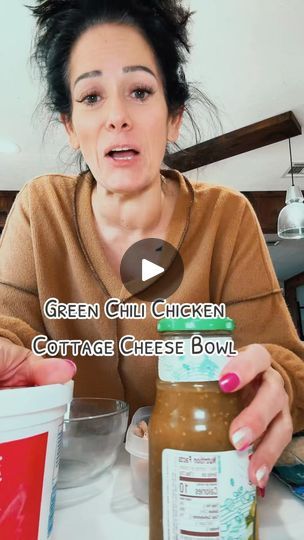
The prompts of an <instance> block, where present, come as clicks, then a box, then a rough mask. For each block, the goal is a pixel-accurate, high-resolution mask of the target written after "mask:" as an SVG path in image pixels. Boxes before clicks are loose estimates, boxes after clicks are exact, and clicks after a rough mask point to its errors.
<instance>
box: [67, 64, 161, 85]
mask: <svg viewBox="0 0 304 540" xmlns="http://www.w3.org/2000/svg"><path fill="white" fill-rule="evenodd" d="M122 71H123V73H133V72H134V71H145V72H146V73H150V75H152V76H153V77H154V78H155V79H156V75H155V73H153V71H152V70H151V69H150V68H148V67H147V66H140V65H138V66H125V67H124V68H122ZM101 75H102V71H100V70H99V69H95V70H94V71H88V72H87V73H82V75H79V77H77V79H76V81H75V82H74V88H75V86H76V84H77V83H78V82H79V81H81V80H82V79H91V78H93V77H100V76H101Z"/></svg>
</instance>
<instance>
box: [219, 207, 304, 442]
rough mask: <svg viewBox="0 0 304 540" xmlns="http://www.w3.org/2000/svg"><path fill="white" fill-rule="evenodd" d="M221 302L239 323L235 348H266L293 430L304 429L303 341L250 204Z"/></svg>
mask: <svg viewBox="0 0 304 540" xmlns="http://www.w3.org/2000/svg"><path fill="white" fill-rule="evenodd" d="M222 292H223V294H222V298H223V299H222V301H223V302H224V303H225V304H226V306H227V314H228V315H229V316H230V317H232V318H233V319H234V320H235V321H236V331H235V338H236V347H237V348H241V347H244V346H246V345H249V344H251V343H260V344H263V345H264V346H265V347H266V348H267V350H268V351H269V353H270V354H271V357H272V366H273V367H274V368H275V369H276V370H277V371H279V372H280V374H281V375H282V377H283V379H284V382H285V388H286V391H287V392H288V394H289V399H290V407H291V414H292V418H293V423H294V431H295V432H296V431H299V430H300V429H303V428H304V343H303V342H301V341H300V339H299V338H298V335H297V332H296V329H295V327H294V324H293V322H292V319H291V316H290V314H289V311H288V309H287V306H286V303H285V300H284V298H283V296H282V292H281V289H280V286H279V283H278V280H277V278H276V275H275V272H274V269H273V266H272V261H271V259H270V255H269V252H268V249H267V246H266V243H265V241H264V237H263V234H262V231H261V229H260V226H259V223H258V220H257V217H256V215H255V213H254V211H253V209H252V207H251V205H250V204H249V203H248V202H247V201H246V203H245V207H244V211H243V216H242V220H241V223H240V228H239V232H238V235H237V238H236V242H235V246H234V250H233V254H232V258H231V261H230V265H229V267H228V270H227V275H226V278H225V283H224V287H223V291H222Z"/></svg>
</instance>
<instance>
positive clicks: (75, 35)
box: [0, 0, 304, 491]
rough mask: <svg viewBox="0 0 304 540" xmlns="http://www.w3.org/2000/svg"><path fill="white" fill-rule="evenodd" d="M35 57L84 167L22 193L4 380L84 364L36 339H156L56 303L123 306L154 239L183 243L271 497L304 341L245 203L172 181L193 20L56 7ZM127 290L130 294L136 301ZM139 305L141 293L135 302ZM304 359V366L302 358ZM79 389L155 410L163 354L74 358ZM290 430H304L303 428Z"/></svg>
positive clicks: (6, 253)
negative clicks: (232, 330) (170, 163)
mask: <svg viewBox="0 0 304 540" xmlns="http://www.w3.org/2000/svg"><path fill="white" fill-rule="evenodd" d="M37 4H38V6H37V7H35V8H32V11H33V13H34V15H35V16H36V17H37V22H38V34H37V42H36V59H37V60H38V62H39V65H40V67H41V69H42V74H43V76H44V77H46V83H47V103H48V105H49V106H50V108H51V110H53V111H55V112H56V113H57V114H58V115H60V118H61V120H62V122H63V124H64V126H65V128H66V131H67V133H68V136H69V140H70V143H71V145H72V147H73V148H74V149H79V150H80V151H81V154H82V156H83V158H84V160H85V162H86V163H87V165H88V169H89V170H88V172H87V173H85V174H81V175H79V176H78V177H74V176H62V175H48V176H45V177H41V178H38V179H35V180H33V181H32V182H30V183H28V184H27V185H26V186H25V187H24V188H23V190H22V191H21V193H20V194H19V196H18V198H17V200H16V202H15V204H14V207H13V210H12V212H11V214H10V216H9V218H8V221H7V224H6V227H5V230H4V232H3V237H2V243H1V257H0V265H1V268H0V279H1V284H0V294H1V306H2V308H1V319H0V335H1V336H2V339H1V349H2V372H1V384H2V386H17V385H27V384H42V383H47V382H48V383H50V382H56V381H61V382H63V381H65V380H67V379H69V378H70V377H71V376H73V370H74V368H73V365H71V362H65V361H64V360H61V359H47V360H45V359H41V358H37V357H35V355H33V354H32V353H31V351H30V348H31V342H32V339H33V338H34V337H35V336H36V335H38V334H45V335H47V336H48V337H49V338H50V339H55V340H60V339H71V340H72V339H80V340H84V339H88V340H90V341H91V342H93V341H94V340H97V339H114V340H115V342H117V340H118V338H120V337H121V336H123V335H125V334H132V335H134V336H135V337H140V338H149V339H153V338H156V337H157V333H156V329H155V320H153V319H151V318H149V317H147V319H146V320H144V321H140V322H138V321H137V320H135V321H132V320H128V321H125V320H110V319H106V318H104V317H103V318H101V319H99V320H66V319H63V320H61V319H60V320H56V319H49V318H47V317H46V316H45V314H44V313H43V306H44V304H45V302H46V301H47V300H48V298H50V297H55V298H58V299H59V300H60V301H61V302H65V303H68V302H86V303H95V302H97V303H99V304H100V305H101V306H102V305H103V304H104V303H105V301H106V300H107V299H108V298H109V297H111V296H112V297H119V298H122V297H121V282H120V274H119V266H120V262H121V259H122V256H123V254H124V253H125V251H126V250H127V249H128V248H129V247H130V246H131V245H132V244H133V243H134V242H136V241H138V240H141V239H144V238H153V237H154V238H155V237H156V238H162V239H166V240H168V241H169V242H171V243H172V244H173V245H175V246H176V247H177V248H178V249H179V251H180V254H181V256H182V258H183V261H184V265H185V275H184V279H183V282H182V284H181V286H180V287H179V289H178V290H177V291H176V293H174V295H172V297H170V301H172V302H173V301H175V302H189V301H190V302H214V303H220V302H224V303H226V305H227V309H228V315H229V316H231V317H232V318H234V319H235V320H236V324H237V332H236V344H237V347H238V348H239V349H241V350H240V352H239V355H238V357H236V358H233V359H231V360H230V361H229V363H228V364H227V366H226V368H225V370H224V371H223V373H222V378H221V381H220V385H221V388H222V390H223V391H226V392H229V391H235V390H239V389H244V395H245V396H246V401H245V403H246V405H247V406H246V407H245V408H244V410H243V412H242V413H241V414H240V415H239V416H238V417H237V418H236V419H235V420H234V422H233V423H232V425H231V427H230V435H231V439H232V441H233V444H234V446H235V447H236V448H238V449H240V448H245V447H248V445H250V444H251V443H256V449H255V452H254V455H253V457H252V460H251V464H250V471H249V474H250V478H251V480H252V482H253V483H255V484H256V485H258V486H259V488H260V489H261V490H262V491H263V489H264V488H265V486H266V483H267V480H268V477H269V474H270V471H271V469H272V467H273V465H274V463H275V461H276V460H277V458H278V457H279V455H280V454H281V452H282V451H283V449H284V447H285V446H286V445H287V444H288V442H289V441H290V438H291V435H292V429H294V430H295V431H297V430H299V429H301V428H302V427H303V425H304V422H303V397H302V396H303V389H304V365H303V357H304V353H303V346H302V345H301V343H300V341H299V340H298V338H297V336H296V332H295V329H294V327H293V325H292V322H291V320H290V317H289V315H288V312H287V309H286V306H285V303H284V300H283V299H282V296H281V292H280V288H279V285H278V283H277V280H276V277H275V275H274V272H273V269H272V266H271V262H270V259H269V255H268V252H267V248H266V246H265V244H264V241H263V238H262V235H261V232H260V230H259V228H258V225H257V221H256V218H255V216H254V213H253V211H252V209H251V208H250V206H249V205H248V202H247V201H246V199H245V198H244V197H242V196H241V195H240V194H238V193H236V192H233V191H232V190H229V189H225V188H220V187H217V186H208V185H198V186H192V185H191V184H190V183H189V182H188V181H187V180H186V179H185V178H184V177H183V176H182V175H180V174H179V173H178V172H177V171H162V172H160V166H161V162H162V159H163V156H164V153H165V149H166V145H167V143H168V142H174V141H176V139H177V138H178V134H179V130H180V126H181V121H182V115H183V110H184V108H185V106H186V102H187V100H188V97H189V89H188V85H187V82H186V81H185V78H184V75H183V65H184V62H185V53H186V52H187V51H188V49H189V44H188V35H187V23H188V20H189V17H190V13H189V11H188V10H187V9H185V8H183V7H182V5H181V3H180V2H179V1H177V0H176V1H175V0H167V1H165V0H163V1H161V0H158V1H157V0H154V1H151V0H147V1H146V2H141V3H140V5H138V3H137V2H135V1H134V2H133V1H130V2H127V3H126V2H125V1H114V0H111V1H101V0H96V1H94V0H90V1H84V0H82V1H81V0H67V1H66V2H62V1H59V0H45V1H40V2H37ZM130 297H131V295H129V297H128V296H124V297H123V300H130ZM132 301H135V302H136V299H134V298H132ZM301 358H302V359H301ZM74 360H75V361H76V363H77V370H78V372H77V375H76V378H75V385H76V392H77V393H78V394H82V395H84V394H86V395H87V394H90V395H99V396H108V397H116V398H125V399H126V400H127V401H128V402H129V403H130V404H131V408H132V409H133V410H134V409H136V408H137V407H139V406H141V405H146V404H150V403H153V400H154V391H155V388H154V387H155V376H156V360H155V358H151V357H147V358H142V357H136V356H128V357H123V356H122V355H120V354H119V353H118V351H117V348H116V350H115V355H114V357H113V356H108V357H106V356H105V357H101V358H100V357H90V356H87V357H78V358H76V359H75V358H74ZM292 421H293V428H292Z"/></svg>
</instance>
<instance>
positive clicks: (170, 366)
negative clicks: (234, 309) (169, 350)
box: [158, 336, 233, 382]
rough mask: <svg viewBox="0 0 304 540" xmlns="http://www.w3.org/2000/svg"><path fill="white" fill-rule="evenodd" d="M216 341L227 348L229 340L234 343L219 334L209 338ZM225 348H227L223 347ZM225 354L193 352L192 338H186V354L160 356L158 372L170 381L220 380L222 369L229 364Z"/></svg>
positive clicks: (209, 340) (163, 378)
mask: <svg viewBox="0 0 304 540" xmlns="http://www.w3.org/2000/svg"><path fill="white" fill-rule="evenodd" d="M211 341H214V342H216V343H218V344H219V345H222V346H223V347H225V348H226V344H227V342H230V344H232V345H233V341H232V340H231V339H229V340H227V337H224V336H219V337H216V338H212V339H211V338H210V337H209V338H208V343H209V342H211ZM223 350H225V349H223ZM227 362H228V359H227V356H226V355H225V354H214V353H212V354H208V353H206V352H204V353H202V354H193V348H192V342H191V339H185V340H184V354H182V355H180V356H175V355H162V356H160V357H159V363H158V374H159V378H160V379H161V380H162V381H169V382H195V381H196V382H205V381H209V382H210V381H218V380H219V375H220V373H221V371H222V369H223V368H224V367H225V365H226V364H227Z"/></svg>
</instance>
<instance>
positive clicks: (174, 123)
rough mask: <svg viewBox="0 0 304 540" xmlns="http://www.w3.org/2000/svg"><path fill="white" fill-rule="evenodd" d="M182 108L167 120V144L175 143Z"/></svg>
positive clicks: (181, 116) (181, 119) (182, 111)
mask: <svg viewBox="0 0 304 540" xmlns="http://www.w3.org/2000/svg"><path fill="white" fill-rule="evenodd" d="M183 114H184V108H183V107H182V108H181V109H179V110H178V111H177V113H175V114H174V115H171V116H170V117H169V120H168V136H167V138H168V142H175V141H177V139H178V137H179V133H180V128H181V125H182V121H183Z"/></svg>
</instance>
